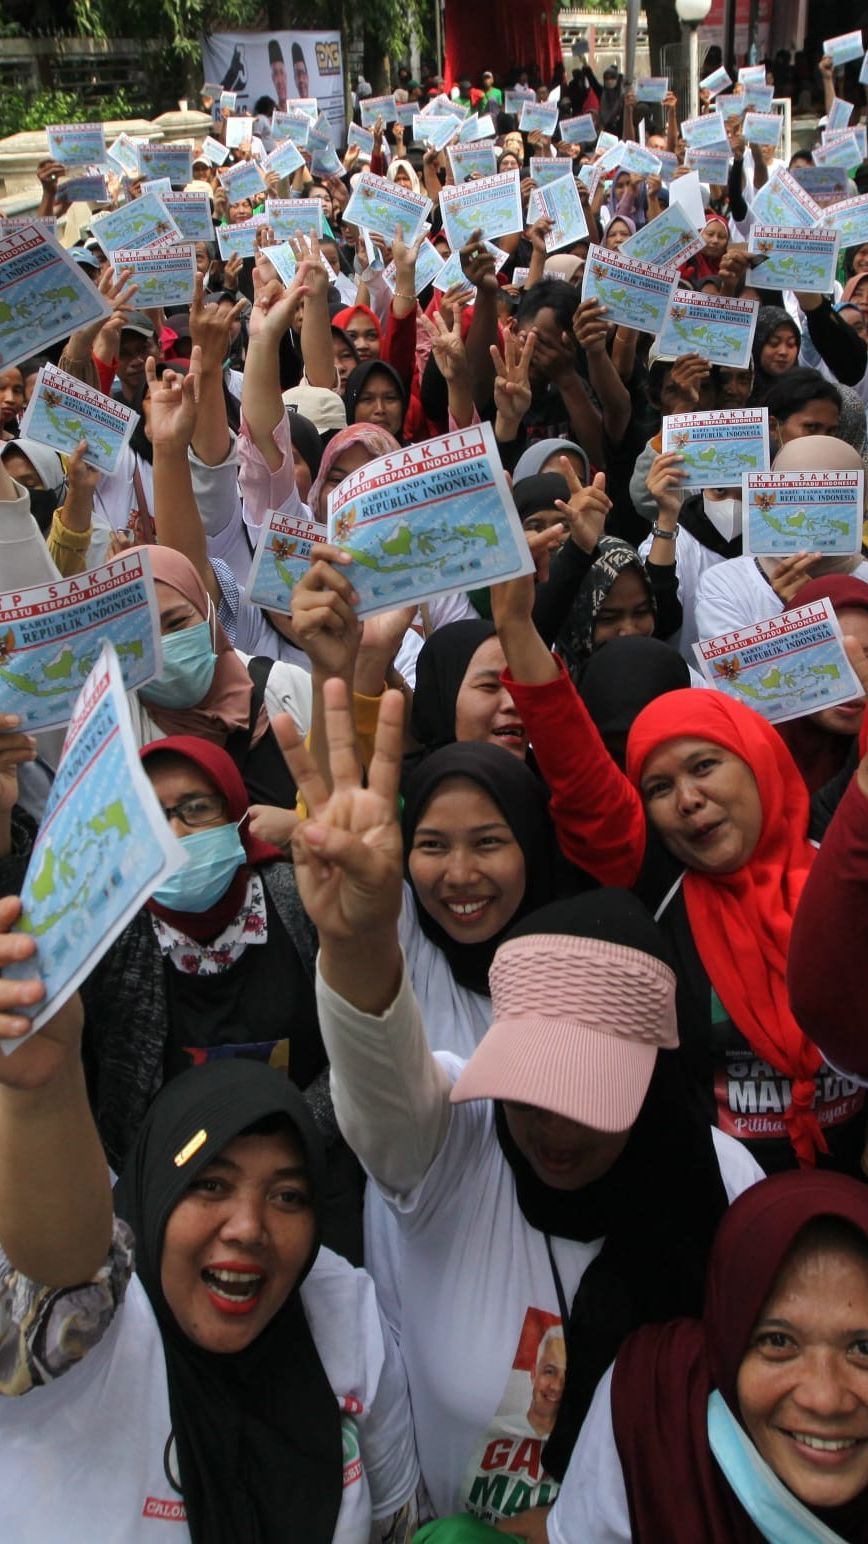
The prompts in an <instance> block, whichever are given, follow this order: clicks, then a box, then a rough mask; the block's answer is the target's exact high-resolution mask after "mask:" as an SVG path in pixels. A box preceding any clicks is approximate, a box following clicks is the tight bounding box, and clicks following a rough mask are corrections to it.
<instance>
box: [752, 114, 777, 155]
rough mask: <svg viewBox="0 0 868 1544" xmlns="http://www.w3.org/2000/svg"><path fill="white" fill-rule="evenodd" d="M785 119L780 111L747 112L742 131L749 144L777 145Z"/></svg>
mask: <svg viewBox="0 0 868 1544" xmlns="http://www.w3.org/2000/svg"><path fill="white" fill-rule="evenodd" d="M783 127H784V120H783V118H782V117H781V116H780V113H745V115H744V126H743V128H742V133H743V134H744V137H745V139H746V140H747V142H748V144H749V145H771V146H773V147H774V146H777V145H779V144H780V142H781V132H782V130H783Z"/></svg>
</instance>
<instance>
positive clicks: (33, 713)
mask: <svg viewBox="0 0 868 1544" xmlns="http://www.w3.org/2000/svg"><path fill="white" fill-rule="evenodd" d="M0 638H2V639H3V649H2V651H0V712H3V713H17V714H18V717H19V718H20V720H21V729H22V730H23V731H25V732H26V733H28V734H32V733H35V732H36V731H37V730H42V729H56V728H58V727H59V726H60V725H62V724H68V723H69V720H70V718H71V717H72V712H73V709H74V707H75V699H76V697H77V696H78V693H79V692H80V691H81V688H82V686H83V685H84V682H85V680H86V679H87V677H88V675H89V674H90V672H91V670H92V669H93V667H94V665H95V663H96V659H97V655H98V654H99V651H100V649H101V648H102V646H103V644H104V643H105V642H107V641H110V642H111V643H113V644H114V646H115V648H116V650H117V654H118V659H119V661H120V665H121V669H122V671H123V677H124V687H125V689H126V690H127V691H132V690H133V688H134V687H137V686H144V685H145V683H146V682H147V681H151V680H153V678H154V676H157V675H159V674H160V671H161V670H162V668H163V654H162V647H161V644H160V608H159V606H158V605H157V600H156V592H155V590H154V581H153V578H152V575H151V568H150V563H149V561H148V556H147V553H146V552H143V551H142V549H141V548H139V549H138V550H137V551H136V552H124V553H121V554H120V556H119V557H117V558H113V559H112V560H111V562H110V563H104V564H103V565H102V566H101V567H99V568H93V569H91V570H90V572H89V573H85V574H77V575H76V576H75V578H73V579H55V580H52V581H51V583H50V584H35V585H30V586H28V588H26V589H19V590H16V591H4V590H0Z"/></svg>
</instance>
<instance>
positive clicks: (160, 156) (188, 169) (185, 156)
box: [136, 143, 193, 188]
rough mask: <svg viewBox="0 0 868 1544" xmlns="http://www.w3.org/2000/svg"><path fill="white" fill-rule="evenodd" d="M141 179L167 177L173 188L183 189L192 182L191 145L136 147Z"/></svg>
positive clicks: (144, 145) (145, 145) (146, 144)
mask: <svg viewBox="0 0 868 1544" xmlns="http://www.w3.org/2000/svg"><path fill="white" fill-rule="evenodd" d="M136 155H137V157H138V162H139V173H140V175H141V176H142V177H168V179H169V181H170V183H171V184H172V187H173V188H185V187H186V186H187V183H188V182H192V180H193V147H192V145H152V144H148V143H144V144H140V145H137V146H136Z"/></svg>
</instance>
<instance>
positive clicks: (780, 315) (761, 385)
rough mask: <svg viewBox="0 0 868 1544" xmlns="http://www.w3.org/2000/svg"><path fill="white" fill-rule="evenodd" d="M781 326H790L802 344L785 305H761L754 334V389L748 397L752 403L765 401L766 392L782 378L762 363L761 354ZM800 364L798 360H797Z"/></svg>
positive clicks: (797, 329) (799, 333) (799, 334)
mask: <svg viewBox="0 0 868 1544" xmlns="http://www.w3.org/2000/svg"><path fill="white" fill-rule="evenodd" d="M779 327H789V329H790V331H791V332H792V334H793V336H794V337H795V340H796V342H797V343H798V344H801V341H802V334H801V332H800V330H799V328H798V326H797V324H796V323H795V322H794V321H793V318H792V317H791V316H790V313H789V311H786V310H785V309H784V307H783V306H760V308H759V311H758V312H757V318H756V329H755V331H754V335H753V370H754V376H753V391H752V392H751V394H750V397H749V398H748V402H749V403H750V404H753V403H762V402H765V399H766V393H767V392H768V391H770V390H771V388H772V386H774V385H776V384H777V382H778V381H779V380H780V376H778V375H769V373H768V371H767V370H764V369H763V367H762V365H761V364H760V355H761V354H762V351H763V349H764V348H765V346H766V344H767V343H768V341H769V338H770V337H771V336H772V333H775V332H777V330H778V328H779ZM796 363H797V364H798V360H797V361H796Z"/></svg>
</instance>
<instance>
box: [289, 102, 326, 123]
mask: <svg viewBox="0 0 868 1544" xmlns="http://www.w3.org/2000/svg"><path fill="white" fill-rule="evenodd" d="M286 110H287V112H288V113H306V114H307V116H308V118H309V119H310V121H311V123H316V120H317V118H318V117H319V102H318V101H317V99H316V97H289V98H288V100H287V103H286Z"/></svg>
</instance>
